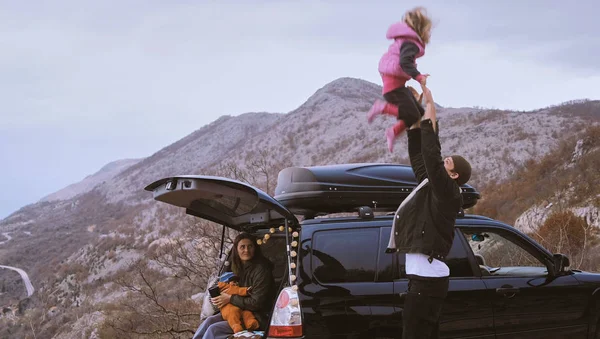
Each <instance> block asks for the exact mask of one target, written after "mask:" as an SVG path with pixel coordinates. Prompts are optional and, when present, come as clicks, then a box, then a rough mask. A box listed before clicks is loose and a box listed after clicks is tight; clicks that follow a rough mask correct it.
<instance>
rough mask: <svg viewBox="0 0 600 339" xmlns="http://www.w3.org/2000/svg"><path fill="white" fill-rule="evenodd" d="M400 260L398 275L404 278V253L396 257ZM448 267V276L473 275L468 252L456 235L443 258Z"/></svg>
mask: <svg viewBox="0 0 600 339" xmlns="http://www.w3.org/2000/svg"><path fill="white" fill-rule="evenodd" d="M398 260H399V262H400V275H401V277H402V278H403V279H405V278H406V271H405V269H406V264H405V262H406V256H405V255H404V254H401V255H399V258H398ZM444 262H445V263H446V265H448V268H449V269H450V278H460V277H473V276H475V274H474V273H473V268H472V267H471V264H470V263H469V257H468V252H467V250H466V249H465V246H464V245H463V243H462V242H461V240H460V239H459V238H458V237H456V236H455V237H454V241H453V242H452V247H451V248H450V252H449V253H448V256H447V257H446V260H444Z"/></svg>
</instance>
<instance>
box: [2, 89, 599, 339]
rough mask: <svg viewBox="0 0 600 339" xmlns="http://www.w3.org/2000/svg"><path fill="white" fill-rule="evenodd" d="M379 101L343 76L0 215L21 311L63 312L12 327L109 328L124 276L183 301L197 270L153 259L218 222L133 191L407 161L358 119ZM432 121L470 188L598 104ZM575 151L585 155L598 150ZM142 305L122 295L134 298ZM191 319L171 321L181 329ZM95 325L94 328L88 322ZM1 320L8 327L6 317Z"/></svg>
mask: <svg viewBox="0 0 600 339" xmlns="http://www.w3.org/2000/svg"><path fill="white" fill-rule="evenodd" d="M379 97H381V87H380V86H378V85H375V84H373V83H370V82H367V81H364V80H360V79H353V78H341V79H337V80H335V81H333V82H331V83H329V84H326V85H325V86H323V87H322V88H320V89H318V90H317V91H316V92H315V93H314V94H313V95H312V96H311V97H310V98H308V99H307V101H306V102H305V103H304V104H302V105H301V106H300V107H298V108H297V109H295V110H293V111H291V112H289V113H285V114H283V113H264V112H263V113H245V114H241V115H238V116H222V117H220V118H219V119H217V120H216V121H214V122H212V123H210V124H208V125H206V126H203V127H201V128H199V129H198V130H196V131H195V132H193V133H191V134H190V135H188V136H186V137H185V138H183V139H181V140H179V141H177V142H175V143H173V144H171V145H168V146H166V147H164V148H163V149H160V150H158V151H157V152H156V153H154V154H153V155H151V156H149V157H147V158H144V159H137V160H124V161H118V162H115V163H112V164H109V165H107V166H105V167H104V168H102V169H101V170H100V171H98V172H97V173H95V174H94V175H92V176H90V177H88V178H86V179H84V180H83V181H81V182H79V183H77V184H74V185H71V186H69V187H67V188H65V189H64V190H61V191H58V192H56V193H54V194H52V195H50V196H48V197H46V198H44V199H42V201H40V202H37V203H35V204H31V205H28V206H25V207H23V208H21V209H20V210H19V211H17V212H15V213H13V214H12V215H10V216H9V217H7V218H6V219H4V220H1V221H0V234H3V233H6V234H8V235H9V237H10V240H8V241H4V242H3V243H2V244H1V245H0V258H2V260H3V264H6V265H10V266H15V267H19V268H23V269H25V270H26V271H27V272H28V273H29V276H30V278H31V280H32V282H33V284H34V286H35V287H36V295H34V297H32V298H30V300H31V301H30V303H31V305H30V306H29V308H28V307H25V306H24V307H22V308H23V309H27V310H28V311H24V315H22V317H23V319H25V318H26V317H29V318H27V319H31V317H33V316H34V315H35V314H34V313H32V312H39V311H40V310H42V309H44V311H43V312H45V310H48V309H50V307H57V308H54V309H53V310H54V311H52V312H55V311H56V310H57V309H58V310H59V311H60V312H61V313H60V314H61V315H60V316H56V317H54V318H51V317H41V316H40V317H38V318H39V319H46V320H39V321H37V322H36V323H35V324H34V323H31V324H30V323H27V324H25V323H24V324H25V325H26V326H25V325H23V326H22V328H23V329H29V328H31V327H33V328H34V329H35V330H36V331H38V332H39V331H45V333H48V335H51V334H54V333H56V334H57V337H60V338H71V337H73V338H78V337H82V336H85V337H90V336H93V335H92V332H93V333H96V334H94V335H99V334H98V333H100V332H101V331H104V330H106V331H108V330H110V324H111V321H112V320H111V319H112V318H110V314H111V313H110V312H117V311H119V308H118V307H116V306H111V305H116V304H118V303H121V302H126V301H131V300H134V299H131V300H130V299H129V298H133V297H132V296H131V295H130V294H128V293H126V292H125V291H130V292H132V290H131V289H127V288H126V286H127V285H126V284H125V285H119V284H120V283H122V282H123V281H124V280H123V279H125V280H127V279H133V281H136V284H138V283H143V282H144V281H147V282H150V283H152V284H158V285H160V284H161V283H162V284H168V285H166V286H163V287H165V288H166V289H167V290H168V291H169V292H165V293H166V294H164V295H161V298H167V299H168V298H171V299H168V300H169V302H170V303H174V304H169V305H183V303H184V302H183V301H182V300H186V301H185V302H188V301H189V302H191V303H192V304H193V301H191V299H189V298H190V296H192V295H195V294H197V293H199V292H202V291H203V289H202V287H203V284H205V283H206V277H205V276H204V275H203V274H204V273H203V271H202V270H199V269H196V270H195V271H194V272H192V273H190V275H189V276H188V277H192V278H193V279H192V278H190V279H187V280H186V281H180V280H173V279H176V278H177V277H179V278H181V277H183V276H182V275H181V274H180V273H177V272H179V271H178V270H179V269H181V267H183V266H181V267H180V266H176V267H175V266H174V267H163V266H161V263H162V262H163V261H162V260H167V259H169V258H171V257H172V255H171V256H167V255H163V254H161V253H163V252H161V250H160V249H164V248H171V249H172V250H177V249H178V251H179V252H177V253H190V252H189V251H192V250H195V249H198V250H199V251H200V252H199V253H201V255H200V257H201V258H208V257H211V256H212V255H211V254H210V253H218V244H217V243H213V242H210V241H208V243H206V242H201V241H200V240H202V239H212V238H211V236H217V237H220V228H218V227H217V228H214V229H213V228H211V227H212V226H210V225H211V224H206V223H200V222H199V221H197V220H195V219H194V218H191V217H189V216H185V214H184V211H181V210H180V209H176V208H171V207H169V206H166V205H165V204H160V203H157V202H155V201H154V200H152V195H151V194H150V193H148V192H146V191H144V190H143V188H144V187H145V186H146V185H148V184H150V183H152V182H153V181H155V180H158V179H160V178H163V177H167V176H172V175H183V174H207V175H222V176H228V177H236V178H238V179H240V180H245V181H248V182H251V183H253V184H255V185H258V186H259V187H260V188H262V189H264V190H265V191H267V192H269V193H272V191H273V188H274V182H275V180H276V175H277V172H278V171H279V170H280V169H282V168H284V167H287V166H311V165H324V164H334V163H359V162H393V163H408V159H407V152H406V138H405V136H402V137H400V138H399V140H398V142H397V144H396V146H395V147H396V150H395V152H394V153H393V154H390V153H389V152H388V151H387V147H386V142H385V138H384V130H385V128H386V127H388V126H390V125H391V124H393V123H394V122H395V119H393V118H391V117H390V118H385V117H378V118H377V119H376V121H375V122H374V123H373V124H368V123H367V122H366V112H367V111H368V109H369V108H370V106H371V104H372V102H373V101H374V100H375V99H376V98H379ZM438 118H439V126H440V139H441V144H442V153H443V154H446V155H451V154H461V155H463V156H465V157H466V158H467V159H468V160H469V161H470V162H471V164H472V165H473V173H474V174H473V176H472V179H471V182H470V183H471V184H472V185H474V186H476V187H481V188H482V190H483V189H485V188H486V187H493V188H494V189H495V190H499V189H500V188H501V187H502V184H503V183H505V184H506V185H508V184H509V183H511V182H513V181H514V180H515V175H518V174H520V173H521V171H522V170H523V169H524V168H526V167H527V166H529V165H530V164H531V163H532V162H539V161H542V159H544V158H546V157H552V156H553V154H556V152H559V151H561V147H567V146H568V147H571V146H572V147H573V148H574V147H575V143H576V142H577V141H578V138H583V136H584V134H585V131H586V128H587V127H589V126H593V125H598V124H599V122H600V102H598V101H587V100H583V101H573V102H568V103H565V104H562V105H557V106H553V107H546V108H541V109H538V110H534V111H526V112H525V111H506V110H489V109H483V108H469V107H466V108H448V107H439V110H438ZM581 140H583V139H581ZM565 143H566V144H565ZM564 145H567V146H564ZM565 149H566V148H565ZM569 151H570V152H573V151H575V150H574V149H572V150H569ZM583 153H585V155H584V158H585V159H588V157H596V156H597V154H598V153H597V152H583ZM584 158H582V159H584ZM568 161H570V160H567V159H564V162H565V163H566V162H568ZM581 161H589V160H581ZM557 170H558V169H557ZM528 178H529V177H528ZM583 180H585V179H583ZM530 181H531V180H530ZM490 183H494V184H496V185H499V186H493V185H491V186H490ZM511 187H512V186H511ZM561 187H562V186H561ZM561 189H562V188H561ZM517 190H518V186H517ZM483 192H484V199H485V198H486V194H487V195H488V196H491V197H493V194H490V193H486V192H491V191H483ZM513 193H514V192H513ZM514 194H516V193H514ZM586 194H587V193H586ZM589 194H593V193H589ZM530 195H531V197H530V198H531V199H530V200H528V201H527V204H526V205H523V206H520V207H519V210H522V212H521V213H523V212H525V211H526V210H527V209H528V208H530V207H531V208H533V207H534V206H539V205H540V204H542V203H543V202H544V201H545V200H544V199H547V197H546V196H544V198H543V199H539V200H537V199H536V196H537V192H536V191H535V190H534V191H531V193H530ZM581 201H584V202H585V204H583V205H582V206H592V207H591V209H590V211H591V212H590V214H589V215H591V216H592V217H590V218H592V219H593V218H595V217H593V215H594V214H593V213H597V208H598V206H595V205H593V204H592V205H590V204H589V203H588V200H587V199H583V200H581ZM576 205H577V203H574V205H573V207H574V208H575V207H577V206H576ZM493 206H495V205H493ZM594 206H595V207H594ZM580 207H581V206H580ZM594 208H596V209H595V210H594ZM490 211H495V210H494V209H493V208H490ZM594 211H595V212H594ZM595 215H596V216H597V215H598V214H595ZM511 217H512V216H511ZM596 218H597V217H596ZM540 220H541V219H540ZM540 220H537V219H536V222H538V221H540ZM592 222H597V219H596V220H595V221H594V220H592ZM594 225H596V224H594ZM190 230H191V231H190ZM0 240H4V239H0ZM199 241H200V242H199ZM199 244H202V245H199ZM176 245H177V246H179V247H177V246H176ZM213 245H214V246H213ZM186 251H187V252H186ZM215 251H216V252H215ZM169 260H171V259H169ZM140 263H144V265H146V264H147V265H146V266H144V267H146V268H148V267H150V268H152V269H153V271H152V273H151V274H150V273H148V274H150V275H148V277H150V278H149V280H148V279H146V280H135V279H136V277H138V275H139V274H142V272H145V271H144V270H143V269H141V268H140V266H139V265H140ZM178 265H179V264H178ZM146 268H144V269H146ZM186 272H187V271H186ZM188 273H189V272H188ZM7 274H8V273H5V272H1V271H0V282H2V281H4V282H5V285H9V286H8V287H9V288H7V290H8V291H11V293H4V294H0V306H3V305H5V304H11V303H13V302H14V301H15V300H24V296H23V295H22V294H19V293H22V292H20V291H21V289H19V288H16V287H15V286H17V285H18V284H19V282H18V280H16V279H14V277H12V276H7ZM136 274H138V275H136ZM158 285H157V286H158ZM136 286H137V285H136ZM155 291H156V290H155ZM176 292H177V293H179V292H180V293H181V294H178V295H175V294H174V293H176ZM132 293H133V292H132ZM134 294H135V293H134ZM173 300H179V301H181V302H180V303H175V301H173ZM142 301H143V299H142ZM142 301H140V300H138V299H135V302H133V301H131V302H132V303H133V304H136V303H137V304H138V305H142ZM113 303H114V304H113ZM156 304H157V302H155V303H154V305H156ZM161 305H162V304H161ZM185 305H187V306H186V307H192V306H189V305H188V304H185ZM194 305H195V304H194ZM196 306H197V305H196ZM111 307H112V308H111ZM140 307H141V306H140ZM148 307H150V306H148ZM173 307H175V306H173ZM177 307H179V306H177ZM133 308H134V309H135V308H136V307H133ZM100 309H102V310H103V311H102V312H100ZM192 309H194V307H192ZM109 311H110V312H109ZM180 311H181V310H180ZM28 312H29V313H28ZM43 312H42V313H43ZM181 313H185V312H183V311H181ZM188 313H189V312H188ZM53 314H54V313H53ZM170 314H171V313H170ZM39 315H41V314H39ZM120 316H121V317H125V315H123V314H121V315H120ZM38 318H35V319H38ZM127 319H129V318H127ZM194 319H196V318H194ZM138 320H139V319H138ZM179 320H181V319H179ZM15 321H17V320H15ZM139 321H142V320H139ZM194 321H195V320H193V319H192V320H189V319H186V320H185V321H178V322H177V323H178V324H180V325H178V326H183V325H181V324H182V323H184V324H188V325H189V326H190V327H191V326H193V325H195V324H190V323H193V322H194ZM1 322H2V319H0V328H3V326H2V323H1ZM17 323H18V322H17ZM94 324H96V325H97V324H103V325H102V326H100V327H98V328H97V329H94V330H91V329H92V328H94ZM188 325H186V326H188ZM15 326H16V325H15ZM107 326H108V328H109V329H107ZM148 326H154V325H148ZM165 326H166V325H165ZM5 328H6V329H7V330H6V331H8V330H10V329H12V330H14V331H18V329H17V327H14V326H12V325H11V326H9V327H5ZM19 328H21V327H19ZM71 328H72V329H71ZM96 330H97V331H100V332H96ZM112 330H114V328H112ZM20 331H24V330H20ZM87 331H89V332H90V333H88V332H87ZM20 333H22V332H20ZM106 333H113V332H106ZM113 334H114V333H113ZM188 334H189V333H188ZM5 335H7V332H2V330H0V337H3V336H5ZM106 335H108V336H110V335H109V334H106Z"/></svg>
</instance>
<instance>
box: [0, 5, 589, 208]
mask: <svg viewBox="0 0 600 339" xmlns="http://www.w3.org/2000/svg"><path fill="white" fill-rule="evenodd" d="M456 2H459V3H460V4H452V5H450V4H449V2H448V3H446V1H422V2H412V1H397V0H395V1H369V2H367V1H358V0H355V1H333V0H332V1H301V0H295V1H283V0H272V1H268V0H262V1H259V0H238V1H225V0H219V1H207V0H204V1H203V0H196V1H192V0H189V1H172V0H169V1H167V0H164V1H147V0H144V1H127V0H121V1H108V0H103V1H80V0H73V1H65V2H61V1H48V2H46V1H44V2H42V1H0V44H1V52H0V105H1V110H0V164H1V166H0V177H1V178H3V179H4V183H3V185H2V190H1V191H0V218H3V217H6V216H7V215H8V214H10V213H12V212H14V211H16V210H17V209H18V208H20V207H22V206H24V205H26V204H29V203H33V202H35V201H37V200H39V199H40V198H42V197H43V196H45V195H47V194H49V193H52V192H54V191H57V190H59V189H61V188H63V187H65V186H67V185H69V184H71V183H74V182H77V181H79V180H81V179H83V178H84V177H85V176H87V175H89V174H92V173H94V172H96V171H97V170H98V169H100V168H101V167H102V166H103V165H105V164H107V163H108V162H111V161H114V160H117V159H123V158H139V157H146V156H149V155H151V154H153V153H154V152H156V151H158V150H160V149H161V148H163V147H165V146H167V145H169V144H170V143H172V142H174V141H177V140H179V139H181V138H182V137H184V136H186V135H187V134H189V133H191V132H193V131H194V130H196V129H198V128H200V127H202V126H203V125H206V124H208V123H210V122H212V121H214V120H215V119H217V118H218V117H219V116H221V115H226V114H229V115H238V114H241V113H245V112H256V111H260V112H263V111H267V112H289V111H291V110H293V109H295V108H297V107H298V106H299V105H301V104H302V103H303V102H304V101H306V99H307V98H308V97H309V96H310V95H312V94H313V93H314V92H315V91H316V90H317V89H319V88H320V87H322V86H324V85H325V84H327V83H328V82H331V81H333V80H335V79H337V78H339V77H356V78H361V79H365V80H368V81H371V82H374V83H377V84H380V82H381V80H380V78H379V75H378V73H377V64H378V60H379V57H380V56H381V54H382V53H383V52H384V51H385V50H386V49H387V46H388V44H389V41H387V40H386V39H385V31H386V30H387V28H388V26H389V25H390V24H391V23H393V22H396V21H398V20H400V18H401V16H402V14H403V12H404V11H405V10H406V9H408V8H412V7H414V6H416V5H420V4H421V5H425V6H427V8H428V9H429V11H430V14H431V15H432V16H433V17H434V21H435V28H434V31H433V33H432V39H431V43H430V45H429V46H428V48H427V54H426V55H425V57H423V58H422V59H420V60H419V62H418V63H419V69H420V70H421V71H423V72H426V73H430V74H431V77H430V78H429V85H430V88H431V89H432V91H433V92H434V93H435V98H436V100H437V101H438V102H439V103H440V104H441V105H444V106H452V107H459V106H475V105H478V106H484V107H496V108H511V109H534V108H540V107H543V106H548V105H552V104H557V103H560V102H563V101H567V100H572V99H577V98H591V99H599V98H600V91H599V90H598V89H599V88H600V66H599V63H598V61H597V60H599V56H600V53H599V52H600V34H599V32H600V24H599V22H600V20H598V18H597V13H598V11H599V10H600V5H598V4H596V1H592V0H591V1H579V0H578V1H559V0H545V1H542V0H540V1H502V2H500V1H494V2H492V1H456Z"/></svg>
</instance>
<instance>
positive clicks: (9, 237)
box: [0, 233, 12, 245]
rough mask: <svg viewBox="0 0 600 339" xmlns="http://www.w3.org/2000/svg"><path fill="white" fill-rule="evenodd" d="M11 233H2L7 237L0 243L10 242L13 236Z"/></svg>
mask: <svg viewBox="0 0 600 339" xmlns="http://www.w3.org/2000/svg"><path fill="white" fill-rule="evenodd" d="M9 234H10V233H2V235H3V236H4V237H6V240H5V241H0V245H2V244H4V243H7V242H9V241H10V239H12V237H11V236H10V235H9Z"/></svg>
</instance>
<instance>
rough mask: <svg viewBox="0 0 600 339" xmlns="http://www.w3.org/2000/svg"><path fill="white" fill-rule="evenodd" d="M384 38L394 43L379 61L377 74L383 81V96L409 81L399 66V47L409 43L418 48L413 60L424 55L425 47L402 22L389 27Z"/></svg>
mask: <svg viewBox="0 0 600 339" xmlns="http://www.w3.org/2000/svg"><path fill="white" fill-rule="evenodd" d="M386 38H388V39H394V42H393V43H392V44H391V45H390V47H389V48H388V51H387V52H386V53H385V54H383V56H382V57H381V60H380V61H379V73H381V78H382V80H383V93H384V94H385V93H387V92H389V91H392V90H394V89H396V88H398V87H402V86H405V84H406V82H407V81H408V80H410V79H411V76H410V75H408V74H406V72H404V71H403V70H402V67H401V66H400V46H402V43H403V42H405V41H410V42H412V43H414V44H415V45H417V46H418V47H419V53H418V54H417V55H416V56H415V58H420V57H422V56H423V55H424V54H425V46H424V45H423V42H422V41H421V38H420V37H419V36H418V35H417V33H415V31H413V30H412V28H410V27H409V26H408V25H407V24H406V23H404V22H397V23H395V24H393V25H391V26H390V28H388V30H387V33H386ZM417 80H418V79H417Z"/></svg>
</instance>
